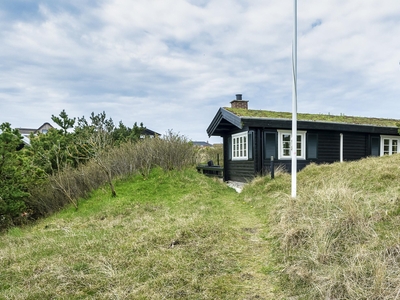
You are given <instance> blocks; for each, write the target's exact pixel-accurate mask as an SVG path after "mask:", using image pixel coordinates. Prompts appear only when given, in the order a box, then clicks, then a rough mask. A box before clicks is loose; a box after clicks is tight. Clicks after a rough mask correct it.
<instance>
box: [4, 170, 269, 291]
mask: <svg viewBox="0 0 400 300" xmlns="http://www.w3.org/2000/svg"><path fill="white" fill-rule="evenodd" d="M116 189H117V191H118V197H117V198H111V197H110V196H109V191H108V190H98V191H96V192H95V193H93V195H92V196H91V197H90V199H89V200H85V201H83V202H82V204H81V206H80V208H79V210H78V211H75V210H74V209H73V208H71V209H66V210H64V211H62V212H60V213H58V214H56V215H54V216H53V217H51V218H48V219H46V220H43V221H41V222H39V223H38V224H37V225H35V226H33V227H29V228H23V229H20V228H14V229H12V230H10V231H9V232H8V233H7V234H6V235H4V236H2V237H1V241H0V270H1V272H0V299H269V298H270V297H269V296H270V287H269V285H268V280H267V276H266V275H265V274H264V273H263V266H264V265H265V264H266V263H265V262H266V260H267V258H268V247H267V246H266V241H265V239H263V235H264V224H263V223H262V222H261V221H260V219H259V218H258V217H257V216H256V214H255V211H254V209H253V208H252V207H251V206H249V205H247V204H246V203H243V201H241V200H240V198H239V197H238V195H237V193H236V192H235V191H234V190H233V189H231V188H228V187H226V185H224V184H222V183H221V182H219V181H216V180H213V179H210V178H207V177H205V176H203V175H200V174H197V173H196V171H194V170H186V171H183V172H177V171H172V172H168V173H164V172H163V171H161V170H154V171H153V172H152V173H151V174H150V175H149V177H147V178H143V177H142V176H137V177H134V178H131V179H129V180H125V181H120V182H118V183H117V184H116Z"/></svg>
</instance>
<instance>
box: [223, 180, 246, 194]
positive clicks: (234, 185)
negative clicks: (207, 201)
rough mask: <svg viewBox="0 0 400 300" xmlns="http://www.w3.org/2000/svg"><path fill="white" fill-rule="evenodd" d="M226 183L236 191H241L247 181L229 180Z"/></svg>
mask: <svg viewBox="0 0 400 300" xmlns="http://www.w3.org/2000/svg"><path fill="white" fill-rule="evenodd" d="M226 184H227V185H228V186H229V187H231V188H233V189H234V190H235V191H236V192H238V193H241V192H242V189H243V187H244V186H245V184H246V183H244V182H239V181H227V182H226Z"/></svg>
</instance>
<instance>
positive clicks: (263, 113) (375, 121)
mask: <svg viewBox="0 0 400 300" xmlns="http://www.w3.org/2000/svg"><path fill="white" fill-rule="evenodd" d="M225 109H226V110H228V111H230V112H232V113H234V114H235V115H237V116H241V117H257V118H270V119H288V120H291V119H292V113H290V112H277V111H269V110H251V109H243V108H230V107H225ZM297 119H298V120H299V121H322V122H333V123H347V124H358V125H374V126H388V127H398V124H399V123H400V120H396V119H384V118H372V117H356V116H345V115H339V116H337V115H331V114H306V113H299V114H297Z"/></svg>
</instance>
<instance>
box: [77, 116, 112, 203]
mask: <svg viewBox="0 0 400 300" xmlns="http://www.w3.org/2000/svg"><path fill="white" fill-rule="evenodd" d="M90 120H91V123H90V124H89V122H88V121H87V120H86V119H85V117H84V116H83V117H82V118H78V127H76V128H75V132H76V141H75V142H76V143H75V150H74V151H75V153H78V154H79V158H80V159H87V160H93V161H94V162H95V163H96V164H97V165H98V166H99V167H100V168H101V169H102V170H103V171H104V172H105V174H106V176H107V180H108V184H109V186H110V189H111V196H112V197H116V196H117V193H116V191H115V188H114V184H113V182H112V170H111V164H110V161H109V159H107V155H108V153H109V150H110V148H111V147H113V145H114V141H113V138H112V132H113V130H114V129H115V126H114V123H113V121H112V119H111V118H110V119H107V117H106V113H105V112H104V111H103V112H102V113H100V114H98V115H95V114H94V113H93V112H92V114H91V116H90Z"/></svg>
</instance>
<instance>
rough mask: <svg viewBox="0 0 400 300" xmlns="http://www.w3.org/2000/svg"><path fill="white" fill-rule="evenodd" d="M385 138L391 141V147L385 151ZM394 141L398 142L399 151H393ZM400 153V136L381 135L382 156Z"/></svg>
mask: <svg viewBox="0 0 400 300" xmlns="http://www.w3.org/2000/svg"><path fill="white" fill-rule="evenodd" d="M385 140H388V141H389V149H388V151H386V152H387V153H385ZM394 142H395V143H397V152H395V151H393V146H394ZM396 153H400V136H396V135H381V156H384V155H392V154H396Z"/></svg>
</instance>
